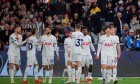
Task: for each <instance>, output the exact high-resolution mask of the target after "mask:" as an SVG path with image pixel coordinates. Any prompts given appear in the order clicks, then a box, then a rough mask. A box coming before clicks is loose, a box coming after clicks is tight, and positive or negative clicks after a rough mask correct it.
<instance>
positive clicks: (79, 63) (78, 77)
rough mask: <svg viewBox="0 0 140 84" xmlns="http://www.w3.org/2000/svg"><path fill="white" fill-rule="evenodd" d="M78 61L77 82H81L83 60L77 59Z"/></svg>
mask: <svg viewBox="0 0 140 84" xmlns="http://www.w3.org/2000/svg"><path fill="white" fill-rule="evenodd" d="M76 63H77V68H78V76H77V79H78V80H77V83H79V82H80V77H81V72H82V68H81V61H76Z"/></svg>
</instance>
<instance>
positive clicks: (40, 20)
mask: <svg viewBox="0 0 140 84" xmlns="http://www.w3.org/2000/svg"><path fill="white" fill-rule="evenodd" d="M37 23H38V25H39V30H40V31H44V30H45V24H44V23H43V22H42V18H41V17H38V18H37Z"/></svg>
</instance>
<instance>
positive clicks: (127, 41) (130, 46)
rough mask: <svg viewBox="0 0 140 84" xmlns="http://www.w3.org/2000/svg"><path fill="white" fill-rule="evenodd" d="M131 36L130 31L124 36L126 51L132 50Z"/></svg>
mask: <svg viewBox="0 0 140 84" xmlns="http://www.w3.org/2000/svg"><path fill="white" fill-rule="evenodd" d="M131 36H132V33H131V32H129V35H128V36H126V37H125V42H126V47H127V51H129V50H132V45H133V41H132V38H131Z"/></svg>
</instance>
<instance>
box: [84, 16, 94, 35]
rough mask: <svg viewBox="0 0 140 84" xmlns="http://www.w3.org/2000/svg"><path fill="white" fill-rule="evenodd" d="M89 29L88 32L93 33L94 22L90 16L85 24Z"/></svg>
mask: <svg viewBox="0 0 140 84" xmlns="http://www.w3.org/2000/svg"><path fill="white" fill-rule="evenodd" d="M84 25H85V26H86V27H87V28H88V30H90V31H92V32H93V30H94V29H93V28H94V27H93V21H92V20H91V17H90V16H88V18H87V20H86V21H85V24H84Z"/></svg>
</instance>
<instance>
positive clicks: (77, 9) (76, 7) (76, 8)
mask: <svg viewBox="0 0 140 84" xmlns="http://www.w3.org/2000/svg"><path fill="white" fill-rule="evenodd" d="M70 9H71V16H72V17H73V15H74V13H78V15H79V16H81V15H82V5H81V4H80V3H79V2H78V0H73V3H72V4H71V5H70Z"/></svg>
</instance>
